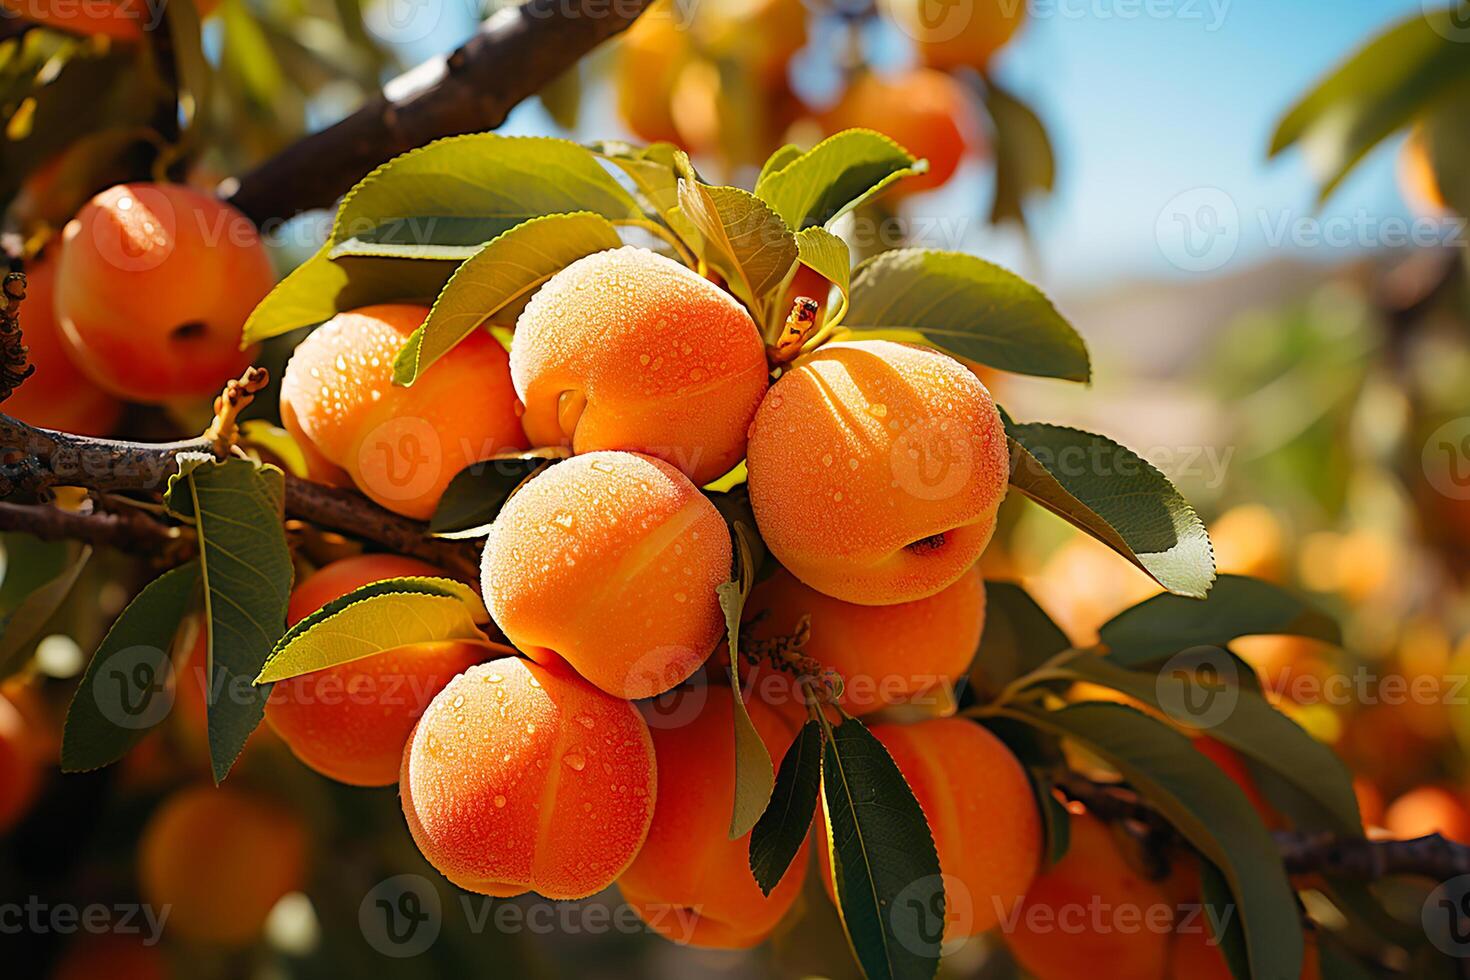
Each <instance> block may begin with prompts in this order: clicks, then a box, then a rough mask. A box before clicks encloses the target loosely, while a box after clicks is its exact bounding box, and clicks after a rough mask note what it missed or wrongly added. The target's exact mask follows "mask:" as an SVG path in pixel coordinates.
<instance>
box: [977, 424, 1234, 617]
mask: <svg viewBox="0 0 1470 980" xmlns="http://www.w3.org/2000/svg"><path fill="white" fill-rule="evenodd" d="M1006 434H1007V435H1008V436H1009V437H1010V444H1011V486H1012V487H1013V488H1014V489H1016V490H1018V491H1019V492H1021V493H1023V494H1025V495H1026V496H1027V497H1029V498H1031V499H1032V500H1034V501H1036V502H1037V503H1039V504H1041V505H1042V506H1043V507H1045V508H1046V509H1047V510H1049V511H1051V512H1052V513H1054V514H1056V515H1057V516H1059V517H1061V518H1063V519H1064V520H1066V521H1068V522H1069V523H1071V524H1074V525H1076V526H1077V527H1079V528H1081V529H1082V530H1084V531H1086V532H1087V533H1088V534H1090V535H1092V536H1093V537H1095V538H1097V539H1098V540H1099V541H1101V542H1103V543H1104V544H1106V545H1107V546H1108V547H1110V548H1112V549H1113V550H1114V551H1116V552H1117V553H1118V554H1120V555H1122V556H1123V557H1124V558H1127V559H1128V560H1129V561H1131V562H1133V564H1135V565H1137V566H1138V567H1139V568H1140V569H1142V570H1143V571H1145V572H1147V573H1148V574H1149V575H1150V576H1151V577H1152V578H1153V579H1154V580H1155V581H1156V582H1158V583H1159V584H1160V585H1162V586H1163V587H1164V588H1166V589H1168V590H1169V591H1170V592H1174V593H1177V594H1179V595H1184V596H1191V597H1193V598H1203V597H1204V595H1205V593H1206V592H1208V591H1209V589H1210V585H1211V583H1212V582H1213V581H1214V579H1215V558H1214V554H1213V553H1212V551H1211V548H1210V539H1209V535H1208V534H1207V533H1206V532H1205V526H1204V522H1202V521H1201V520H1200V519H1199V515H1197V514H1196V513H1195V512H1194V508H1192V507H1190V506H1189V503H1188V501H1186V500H1185V499H1184V497H1183V496H1181V495H1180V493H1179V491H1178V490H1176V489H1174V485H1173V484H1172V483H1170V482H1169V480H1168V478H1167V477H1165V476H1164V475H1163V474H1162V473H1160V472H1159V471H1158V470H1156V469H1155V468H1154V467H1153V466H1152V465H1151V464H1150V463H1149V462H1148V461H1147V460H1144V459H1142V458H1141V457H1139V456H1138V455H1137V454H1135V453H1133V452H1131V451H1129V450H1127V449H1124V448H1123V447H1122V446H1120V445H1118V444H1117V443H1115V442H1113V441H1112V440H1111V439H1108V438H1106V437H1104V436H1099V435H1094V434H1092V433H1090V432H1082V431H1079V430H1077V429H1071V428H1067V427H1065V426H1060V425H1048V424H1046V423H1042V422H1033V423H1028V424H1025V425H1018V424H1016V423H1015V422H1012V421H1011V420H1010V419H1006Z"/></svg>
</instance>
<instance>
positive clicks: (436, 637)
mask: <svg viewBox="0 0 1470 980" xmlns="http://www.w3.org/2000/svg"><path fill="white" fill-rule="evenodd" d="M488 618H489V617H488V616H487V615H486V613H485V608H484V606H483V605H482V604H481V602H480V597H479V595H478V594H477V593H476V592H475V590H474V589H472V588H470V587H469V586H467V585H465V584H464V583H463V582H456V581H455V580H453V579H447V578H427V577H419V576H411V577H405V578H390V579H384V580H382V581H379V582H370V583H369V584H367V585H364V586H361V587H360V588H357V589H354V590H352V591H351V592H349V593H347V594H346V595H344V596H340V597H338V598H336V599H333V600H332V601H331V602H329V603H327V604H326V605H325V606H322V607H321V608H320V609H318V610H317V611H316V612H314V613H312V614H311V615H310V616H308V617H306V618H305V619H303V620H301V622H299V623H297V624H296V625H295V626H293V627H291V629H290V630H288V631H287V632H286V634H285V635H284V636H282V637H281V638H280V640H279V641H278V642H277V643H276V645H275V647H274V648H273V649H272V650H271V652H270V656H269V657H268V658H267V659H266V661H265V664H264V665H263V666H262V668H261V670H260V674H259V676H258V677H256V678H255V683H256V684H270V683H273V682H275V681H283V680H287V679H288V678H292V677H299V676H301V675H302V674H310V673H312V672H313V671H318V670H326V669H327V668H328V667H336V666H337V665H339V664H346V663H351V662H352V661H354V660H361V659H363V658H364V657H371V656H372V655H373V654H375V653H382V652H383V651H384V650H395V649H397V648H398V647H402V646H408V645H410V644H414V643H438V642H440V641H442V640H482V639H484V634H483V633H481V632H480V630H479V629H478V628H477V627H476V625H475V624H476V623H477V622H485V621H486V620H487V619H488Z"/></svg>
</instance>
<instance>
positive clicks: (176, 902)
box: [138, 786, 307, 946]
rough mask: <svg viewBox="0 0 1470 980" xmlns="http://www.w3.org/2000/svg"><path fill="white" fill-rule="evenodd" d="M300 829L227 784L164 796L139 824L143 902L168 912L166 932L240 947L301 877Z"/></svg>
mask: <svg viewBox="0 0 1470 980" xmlns="http://www.w3.org/2000/svg"><path fill="white" fill-rule="evenodd" d="M306 847H307V838H306V830H305V828H304V827H303V826H302V825H301V822H300V821H299V819H298V818H297V817H296V816H295V815H294V814H292V813H291V812H289V811H287V810H285V809H283V808H282V807H280V806H278V805H277V804H275V803H272V802H268V801H266V800H263V799H259V798H257V797H254V796H251V795H248V794H246V793H244V792H241V791H239V790H234V789H229V788H226V787H215V786H196V787H193V788H190V789H185V790H181V791H179V792H178V793H175V794H174V795H173V796H171V797H169V798H168V800H166V801H165V802H164V804H163V805H162V806H160V807H159V808H158V810H157V811H155V812H154V814H153V816H152V817H151V818H150V819H149V821H148V824H147V826H146V827H144V829H143V836H142V840H141V841H140V843H139V846H138V885H139V888H140V889H141V892H142V895H143V899H144V900H145V901H147V902H149V903H151V904H152V905H154V906H156V907H169V908H171V909H172V911H171V913H170V915H169V918H168V922H167V924H166V925H165V927H164V928H165V930H166V932H167V934H168V935H169V936H172V937H176V938H178V939H182V940H185V941H189V942H200V943H217V944H221V945H231V946H237V945H243V944H245V943H248V942H249V941H250V940H252V939H254V938H255V936H256V935H258V934H259V932H260V929H261V927H262V926H263V925H264V924H265V919H266V916H267V915H269V914H270V910H271V908H272V907H273V906H274V905H275V904H276V902H278V901H280V899H281V898H282V897H283V896H284V895H286V894H287V893H288V892H292V891H296V890H297V889H299V888H301V887H302V885H303V884H304V883H305V879H306Z"/></svg>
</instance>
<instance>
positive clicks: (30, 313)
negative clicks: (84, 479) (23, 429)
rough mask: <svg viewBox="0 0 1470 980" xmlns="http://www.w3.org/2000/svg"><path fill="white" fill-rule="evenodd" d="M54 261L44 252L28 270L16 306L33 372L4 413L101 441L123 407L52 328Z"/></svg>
mask: <svg viewBox="0 0 1470 980" xmlns="http://www.w3.org/2000/svg"><path fill="white" fill-rule="evenodd" d="M55 303H56V261H55V259H54V253H52V252H47V253H45V254H44V255H43V256H42V257H40V258H39V259H37V260H36V261H35V262H33V263H31V264H30V265H28V266H27V267H26V298H25V300H24V301H23V302H22V303H21V304H20V329H21V336H22V339H23V340H24V342H25V345H26V348H27V356H26V358H27V360H29V361H30V363H31V364H33V365H35V368H36V371H35V373H34V374H32V375H31V376H30V377H29V378H27V379H26V380H25V381H24V382H23V383H22V384H21V386H20V387H19V388H16V389H15V391H14V392H13V393H12V394H11V396H10V397H9V398H7V399H6V400H5V412H6V414H7V415H12V416H14V417H15V418H18V419H20V420H22V421H24V422H29V423H31V424H32V425H39V426H41V427H42V428H46V429H60V430H62V431H63V432H75V433H77V434H78V435H83V436H105V435H107V434H108V433H109V432H111V431H112V430H113V429H114V428H115V427H116V426H117V420H118V418H119V417H120V416H121V415H122V403H121V402H119V401H118V400H117V399H116V398H114V397H113V396H112V395H109V394H108V393H107V392H105V391H103V390H102V389H101V388H99V387H97V385H96V384H95V383H93V381H92V380H91V379H90V378H88V377H87V376H86V375H85V374H83V373H82V372H81V370H80V369H78V368H77V366H76V365H75V364H73V363H72V360H71V355H70V354H69V353H68V352H67V349H66V342H65V340H64V339H63V338H62V335H61V327H60V326H59V325H58V324H57V322H56V307H55Z"/></svg>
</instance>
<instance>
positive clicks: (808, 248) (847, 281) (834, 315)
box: [774, 228, 852, 326]
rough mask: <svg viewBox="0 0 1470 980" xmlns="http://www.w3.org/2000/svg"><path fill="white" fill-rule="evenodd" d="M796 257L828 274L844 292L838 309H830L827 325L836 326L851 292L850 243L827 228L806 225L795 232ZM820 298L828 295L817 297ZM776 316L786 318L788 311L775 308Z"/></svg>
mask: <svg viewBox="0 0 1470 980" xmlns="http://www.w3.org/2000/svg"><path fill="white" fill-rule="evenodd" d="M796 249H797V257H798V258H799V259H800V260H801V264H802V265H804V266H806V267H807V268H809V269H811V270H812V271H813V272H816V273H817V274H818V275H821V276H825V277H826V278H827V280H828V281H829V282H831V283H832V284H833V285H834V286H836V287H837V291H838V292H839V293H841V294H842V302H841V304H840V305H839V306H838V308H837V309H836V311H831V310H829V311H828V312H827V320H826V322H827V324H828V325H829V326H836V325H837V324H839V323H841V322H842V320H843V318H844V317H845V316H846V315H847V305H848V302H849V300H850V298H851V294H852V253H851V252H850V251H849V250H848V248H847V243H846V242H844V241H843V240H842V239H840V238H838V237H837V236H836V235H834V234H832V233H831V232H830V231H828V230H827V229H825V228H803V229H802V230H801V231H799V232H797V233H796ZM814 298H815V299H817V300H819V301H820V300H822V299H825V298H826V297H822V296H818V297H814ZM774 312H775V314H776V315H777V316H781V317H785V316H787V315H789V314H790V311H789V310H781V309H779V308H778V309H776V310H775V311H774Z"/></svg>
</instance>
